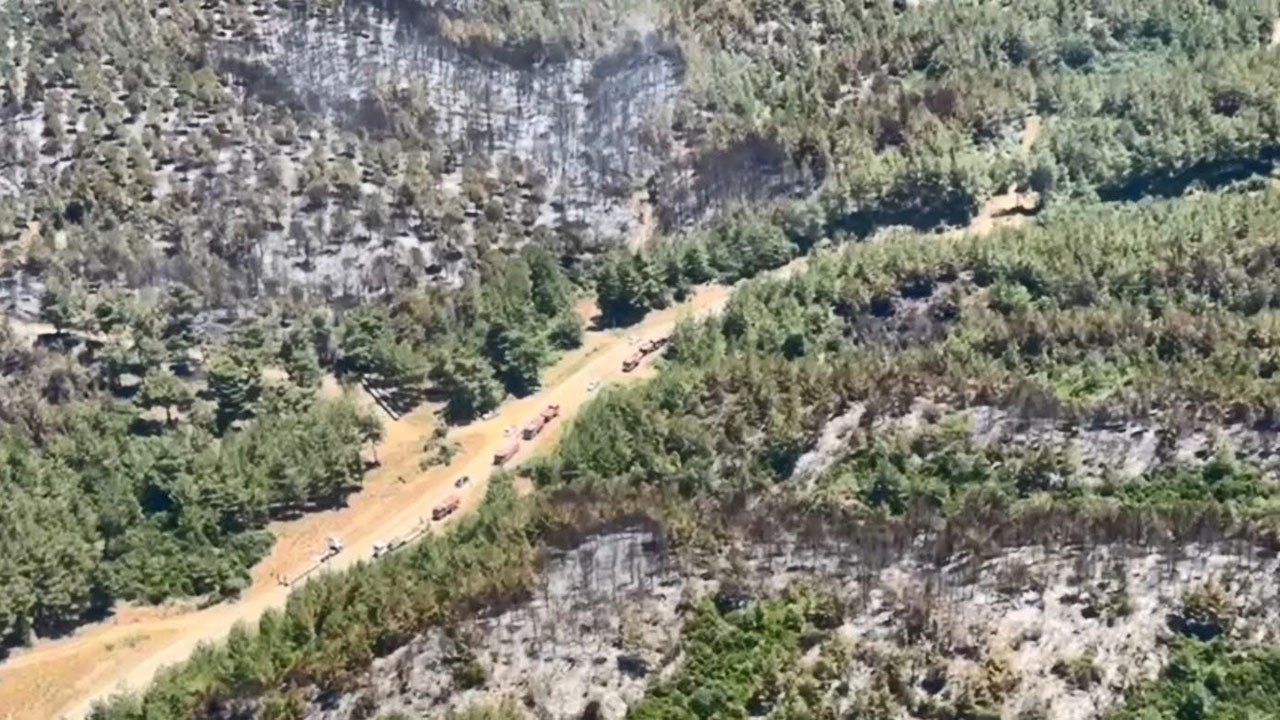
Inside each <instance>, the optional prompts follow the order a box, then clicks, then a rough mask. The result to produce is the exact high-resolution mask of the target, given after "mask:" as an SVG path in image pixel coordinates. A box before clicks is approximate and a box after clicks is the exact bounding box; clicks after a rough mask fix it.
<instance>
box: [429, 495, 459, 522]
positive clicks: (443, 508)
mask: <svg viewBox="0 0 1280 720" xmlns="http://www.w3.org/2000/svg"><path fill="white" fill-rule="evenodd" d="M461 505H462V498H459V497H458V496H457V495H450V496H449V498H448V499H447V500H445V501H444V502H442V503H440V504H439V505H437V506H435V508H434V509H432V511H431V519H432V520H443V519H445V518H447V517H449V516H450V515H452V514H453V512H454V511H455V510H457V509H458V507H459V506H461Z"/></svg>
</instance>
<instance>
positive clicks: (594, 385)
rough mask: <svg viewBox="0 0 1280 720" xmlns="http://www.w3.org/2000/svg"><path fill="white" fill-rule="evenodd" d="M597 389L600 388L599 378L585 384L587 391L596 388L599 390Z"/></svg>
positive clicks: (592, 390)
mask: <svg viewBox="0 0 1280 720" xmlns="http://www.w3.org/2000/svg"><path fill="white" fill-rule="evenodd" d="M599 389H600V381H599V380H592V381H591V383H590V384H589V385H587V392H595V391H596V390H599Z"/></svg>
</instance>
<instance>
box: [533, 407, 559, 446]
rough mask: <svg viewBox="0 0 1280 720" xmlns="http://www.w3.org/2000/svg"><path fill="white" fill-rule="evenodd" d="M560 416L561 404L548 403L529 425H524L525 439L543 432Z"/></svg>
mask: <svg viewBox="0 0 1280 720" xmlns="http://www.w3.org/2000/svg"><path fill="white" fill-rule="evenodd" d="M559 416H560V406H559V405H548V406H547V407H546V408H544V409H543V410H542V412H540V413H538V417H536V418H534V419H533V420H532V421H531V422H530V423H529V424H528V425H525V426H524V439H525V440H532V439H534V438H535V437H537V436H538V433H540V432H542V429H543V428H545V427H546V426H547V425H549V424H550V423H551V421H552V420H555V419H556V418H557V417H559Z"/></svg>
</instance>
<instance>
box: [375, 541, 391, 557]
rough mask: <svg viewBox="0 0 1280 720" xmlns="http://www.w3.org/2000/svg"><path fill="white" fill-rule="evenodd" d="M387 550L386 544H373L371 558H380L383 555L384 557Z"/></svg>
mask: <svg viewBox="0 0 1280 720" xmlns="http://www.w3.org/2000/svg"><path fill="white" fill-rule="evenodd" d="M388 549H389V548H387V544H386V543H374V544H373V556H374V557H382V556H383V555H386V554H387V550H388Z"/></svg>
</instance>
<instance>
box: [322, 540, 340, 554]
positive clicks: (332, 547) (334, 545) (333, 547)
mask: <svg viewBox="0 0 1280 720" xmlns="http://www.w3.org/2000/svg"><path fill="white" fill-rule="evenodd" d="M325 542H326V543H328V545H329V554H330V555H337V554H338V553H340V552H342V538H340V537H337V536H335V535H330V536H329V537H327V538H325Z"/></svg>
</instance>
